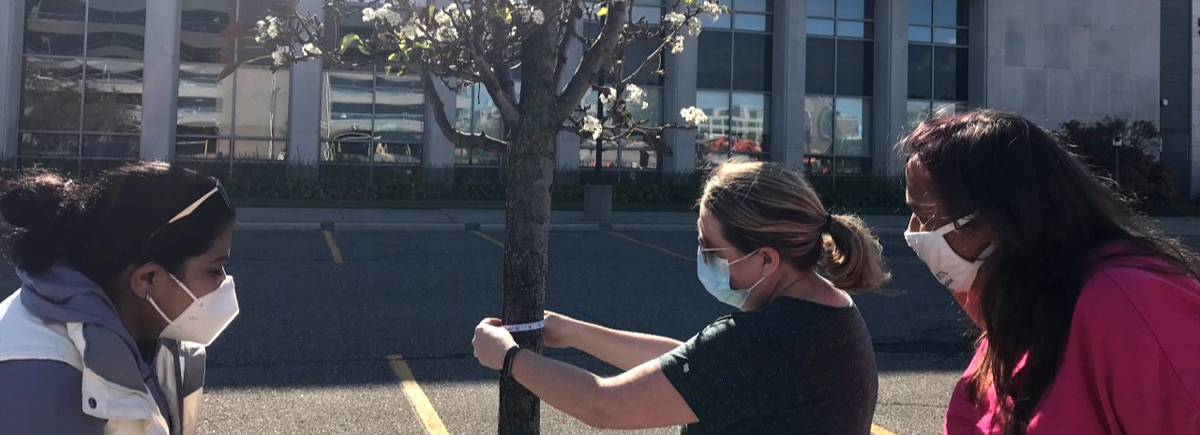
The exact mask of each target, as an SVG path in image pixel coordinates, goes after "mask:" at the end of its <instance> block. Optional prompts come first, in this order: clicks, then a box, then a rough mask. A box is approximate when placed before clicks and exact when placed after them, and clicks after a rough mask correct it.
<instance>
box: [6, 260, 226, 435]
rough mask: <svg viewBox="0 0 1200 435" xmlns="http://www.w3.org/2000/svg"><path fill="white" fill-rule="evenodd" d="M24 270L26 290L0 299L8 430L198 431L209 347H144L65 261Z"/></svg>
mask: <svg viewBox="0 0 1200 435" xmlns="http://www.w3.org/2000/svg"><path fill="white" fill-rule="evenodd" d="M17 275H18V276H20V277H21V281H22V286H21V289H20V290H18V291H17V292H16V293H14V294H13V295H12V296H11V297H9V298H8V299H6V300H4V302H2V303H0V426H2V427H3V428H4V433H6V434H9V433H12V434H31V435H32V434H41V433H49V432H57V431H61V430H69V431H71V432H82V433H81V435H91V433H95V434H96V435H99V434H105V435H142V434H146V435H193V434H195V433H196V426H197V424H198V415H199V409H200V403H201V394H202V393H203V386H204V375H205V352H204V347H203V346H200V345H198V344H195V343H187V342H180V341H177V340H167V339H159V340H157V341H156V342H154V343H143V346H142V347H143V348H139V346H138V343H136V342H134V340H133V338H132V337H130V335H129V333H128V332H127V331H126V330H125V328H124V326H123V325H122V323H121V319H120V317H119V316H118V315H117V312H116V309H115V307H114V306H113V304H112V301H111V300H110V299H109V298H108V296H107V295H106V294H105V293H104V290H103V289H101V288H100V287H99V286H97V285H96V284H95V283H93V282H92V281H91V280H89V279H88V278H87V277H85V276H84V275H83V274H81V273H80V272H79V271H77V270H75V269H74V268H72V267H71V266H70V265H68V264H66V263H65V262H63V263H59V264H58V265H55V266H54V267H52V268H51V269H49V270H46V271H44V272H41V273H38V274H30V273H26V272H24V271H21V270H18V271H17ZM147 345H148V346H147ZM147 351H148V352H149V355H153V356H152V357H150V358H143V353H145V352H147ZM147 359H148V360H149V361H150V362H149V363H148V362H147ZM64 364H65V366H64ZM68 366H69V368H67V367H68ZM75 371H77V372H78V375H77V374H76V373H75ZM75 379H78V382H79V384H78V389H75V387H74V386H72V385H74V382H76V381H75ZM64 383H69V385H64ZM55 386H65V387H66V388H55ZM47 405H50V406H47ZM81 411H82V414H83V415H80V412H81ZM68 428H69V429H68Z"/></svg>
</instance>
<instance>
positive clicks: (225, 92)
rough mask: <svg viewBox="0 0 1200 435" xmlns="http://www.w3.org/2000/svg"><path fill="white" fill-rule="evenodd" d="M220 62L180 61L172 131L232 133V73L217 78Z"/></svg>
mask: <svg viewBox="0 0 1200 435" xmlns="http://www.w3.org/2000/svg"><path fill="white" fill-rule="evenodd" d="M222 68H223V66H222V65H186V64H185V65H180V66H179V101H178V105H177V108H176V116H175V133H176V134H179V135H208V136H228V135H231V134H233V125H232V121H231V119H230V116H231V115H232V113H233V81H234V79H233V77H226V78H225V80H221V81H217V76H218V75H219V74H220V73H221V69H222Z"/></svg>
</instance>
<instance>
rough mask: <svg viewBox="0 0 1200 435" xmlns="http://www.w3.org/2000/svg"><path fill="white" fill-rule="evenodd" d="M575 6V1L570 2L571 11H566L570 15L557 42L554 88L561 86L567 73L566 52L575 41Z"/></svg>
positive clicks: (576, 4)
mask: <svg viewBox="0 0 1200 435" xmlns="http://www.w3.org/2000/svg"><path fill="white" fill-rule="evenodd" d="M577 6H578V3H576V1H572V2H571V6H570V8H572V10H570V11H567V13H568V14H570V15H569V16H568V18H567V25H566V26H565V27H563V31H562V36H561V37H562V40H560V41H558V64H557V65H555V66H554V87H555V88H558V87H559V86H562V85H563V76H564V75H565V74H566V73H567V52H569V51H570V50H571V42H574V41H575V23H576V22H577V18H576V14H575V8H576V7H577Z"/></svg>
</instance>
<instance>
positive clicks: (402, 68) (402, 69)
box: [396, 64, 408, 77]
mask: <svg viewBox="0 0 1200 435" xmlns="http://www.w3.org/2000/svg"><path fill="white" fill-rule="evenodd" d="M407 69H408V67H407V66H406V65H404V64H400V66H397V67H396V77H400V76H402V75H404V72H405V71H406V70H407Z"/></svg>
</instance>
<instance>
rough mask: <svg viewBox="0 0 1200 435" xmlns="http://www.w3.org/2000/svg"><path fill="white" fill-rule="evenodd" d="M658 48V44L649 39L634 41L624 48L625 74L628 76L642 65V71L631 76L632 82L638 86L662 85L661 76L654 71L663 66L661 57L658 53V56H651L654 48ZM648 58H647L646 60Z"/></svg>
mask: <svg viewBox="0 0 1200 435" xmlns="http://www.w3.org/2000/svg"><path fill="white" fill-rule="evenodd" d="M657 49H658V44H656V43H654V42H651V41H635V42H633V43H631V44H629V48H627V49H625V68H624V70H625V75H626V76H628V75H630V74H633V72H634V71H637V69H638V67H641V66H642V62H645V66H644V67H642V71H641V72H640V73H638V75H637V76H636V77H634V78H633V83H634V84H637V85H639V86H662V83H663V78H662V76H659V75H658V74H655V73H654V71H655V70H657V69H659V68H663V69H665V67H666V66H665V65H663V59H664V58H663V57H662V54H661V53H660V54H659V55H658V56H655V57H653V58H651V57H650V56H651V55H652V54H654V50H657ZM647 59H649V60H647Z"/></svg>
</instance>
